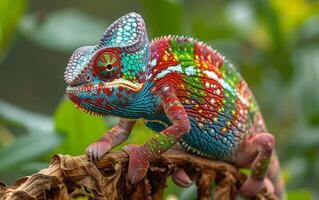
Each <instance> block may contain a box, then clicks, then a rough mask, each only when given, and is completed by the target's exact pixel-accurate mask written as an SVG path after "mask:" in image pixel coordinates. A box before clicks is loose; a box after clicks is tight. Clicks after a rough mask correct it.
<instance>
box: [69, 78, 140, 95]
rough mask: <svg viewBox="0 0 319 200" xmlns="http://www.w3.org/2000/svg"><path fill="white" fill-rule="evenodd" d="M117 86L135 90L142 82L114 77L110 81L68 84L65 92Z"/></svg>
mask: <svg viewBox="0 0 319 200" xmlns="http://www.w3.org/2000/svg"><path fill="white" fill-rule="evenodd" d="M118 87H124V88H127V89H129V90H132V91H134V92H137V91H139V90H140V89H141V88H142V87H143V84H139V83H132V82H131V81H128V80H124V79H115V80H114V81H112V82H100V83H96V84H86V85H81V86H68V87H67V88H66V93H67V94H79V93H91V92H93V91H97V90H103V89H112V88H118Z"/></svg>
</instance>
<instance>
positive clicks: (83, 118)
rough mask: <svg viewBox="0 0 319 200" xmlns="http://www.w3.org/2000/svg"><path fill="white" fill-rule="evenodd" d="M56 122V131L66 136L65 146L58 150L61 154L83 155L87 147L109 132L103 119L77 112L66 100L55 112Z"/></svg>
mask: <svg viewBox="0 0 319 200" xmlns="http://www.w3.org/2000/svg"><path fill="white" fill-rule="evenodd" d="M54 121H55V128H56V130H57V131H58V132H60V133H61V134H63V135H64V136H65V140H64V142H63V144H62V145H61V146H60V147H59V148H58V149H57V151H58V152H59V153H65V154H71V155H79V154H83V153H84V152H85V149H86V147H87V146H88V145H89V144H91V143H93V142H95V141H96V140H97V139H98V138H100V137H101V136H102V135H103V134H104V132H105V131H106V130H107V126H106V123H105V120H104V119H103V118H101V117H96V116H91V115H89V114H87V113H85V112H81V111H79V110H77V109H76V108H75V107H74V104H73V103H72V102H71V101H70V100H68V99H66V98H65V99H64V100H63V101H62V102H61V103H60V105H59V106H58V108H57V110H56V111H55V114H54Z"/></svg>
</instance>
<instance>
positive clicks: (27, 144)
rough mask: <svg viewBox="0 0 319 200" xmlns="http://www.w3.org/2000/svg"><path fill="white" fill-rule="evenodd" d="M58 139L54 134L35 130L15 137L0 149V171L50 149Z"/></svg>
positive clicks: (57, 142) (55, 144) (56, 143)
mask: <svg viewBox="0 0 319 200" xmlns="http://www.w3.org/2000/svg"><path fill="white" fill-rule="evenodd" d="M60 139H61V138H60V137H59V136H58V135H56V134H42V133H41V132H39V131H36V130H33V132H32V133H31V134H27V135H25V136H21V137H19V138H17V139H16V140H15V141H14V143H12V144H11V145H9V146H6V147H4V148H2V149H0V158H1V162H0V173H1V171H2V172H3V171H4V170H7V169H10V168H12V167H15V166H16V165H18V164H20V163H22V162H24V161H28V160H31V159H34V158H36V157H39V156H41V155H43V154H45V153H47V152H49V151H51V150H52V149H54V148H55V147H56V146H57V145H58V144H59V142H60Z"/></svg>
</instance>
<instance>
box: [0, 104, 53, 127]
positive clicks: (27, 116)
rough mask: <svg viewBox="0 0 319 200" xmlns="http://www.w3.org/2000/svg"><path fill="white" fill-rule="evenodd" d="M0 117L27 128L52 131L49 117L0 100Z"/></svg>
mask: <svg viewBox="0 0 319 200" xmlns="http://www.w3.org/2000/svg"><path fill="white" fill-rule="evenodd" d="M0 119H5V120H6V121H10V122H16V123H18V124H20V125H21V126H23V127H25V128H27V129H29V130H32V129H37V130H39V131H41V132H42V133H52V131H53V125H52V119H51V118H50V117H48V116H46V115H43V114H39V113H34V112H30V111H26V110H23V109H21V108H19V107H16V106H14V105H12V104H9V103H7V102H4V101H2V100H0Z"/></svg>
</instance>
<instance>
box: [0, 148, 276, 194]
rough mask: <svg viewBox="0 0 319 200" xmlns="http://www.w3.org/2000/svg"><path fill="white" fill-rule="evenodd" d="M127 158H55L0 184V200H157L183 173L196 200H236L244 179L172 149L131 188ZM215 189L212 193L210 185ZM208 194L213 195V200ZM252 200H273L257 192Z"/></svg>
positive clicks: (224, 167) (119, 155)
mask: <svg viewBox="0 0 319 200" xmlns="http://www.w3.org/2000/svg"><path fill="white" fill-rule="evenodd" d="M127 163H128V155H127V154H126V153H125V152H123V151H118V152H111V153H108V154H106V155H105V156H104V157H103V158H102V160H101V161H100V162H98V163H97V164H96V165H93V164H92V163H91V162H90V161H88V159H87V157H86V156H84V155H83V156H76V157H72V156H68V155H55V156H54V157H53V159H52V161H51V164H50V166H49V167H48V168H46V169H42V170H40V171H39V172H38V173H35V174H33V175H31V176H28V177H24V178H21V179H19V180H18V181H16V182H15V183H14V184H13V185H12V186H5V185H4V184H0V199H13V200H15V199H27V200H31V199H32V200H33V199H54V200H55V199H57V200H58V199H59V200H60V199H62V200H68V199H74V198H76V197H79V196H86V197H88V199H98V200H100V199H101V200H102V199H103V200H106V199H107V200H115V199H133V200H137V199H143V200H151V199H153V200H159V199H162V197H163V193H164V190H165V187H166V179H167V177H168V176H170V175H171V173H172V172H173V171H174V170H176V169H177V168H183V169H184V170H185V171H186V172H187V173H188V174H189V175H190V176H191V178H192V179H194V180H195V182H196V185H197V199H201V200H206V199H211V198H212V196H213V198H214V199H216V200H217V199H221V200H228V199H235V197H236V195H237V189H238V188H239V187H240V185H241V184H242V183H243V181H244V180H245V179H246V176H245V175H244V174H242V173H240V171H239V170H238V169H237V168H235V167H234V166H232V165H230V164H227V163H225V162H221V161H214V160H209V159H205V158H201V157H197V156H194V155H191V154H188V153H185V152H181V151H179V150H176V149H173V150H169V151H167V152H166V153H164V154H163V155H162V156H161V157H160V158H159V159H157V160H156V161H154V162H152V163H151V164H150V167H149V170H148V173H147V176H146V177H145V178H144V179H143V181H141V182H140V183H138V184H136V185H132V184H131V183H130V182H129V180H128V179H127V176H126V173H127ZM214 183H215V187H214V189H213V190H212V189H211V188H212V184H214ZM212 193H213V195H212ZM254 199H259V200H265V199H267V200H268V199H273V200H275V199H276V197H275V196H274V195H273V194H271V193H269V192H267V191H265V190H262V191H261V192H260V193H259V194H258V195H257V197H255V198H254Z"/></svg>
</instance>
